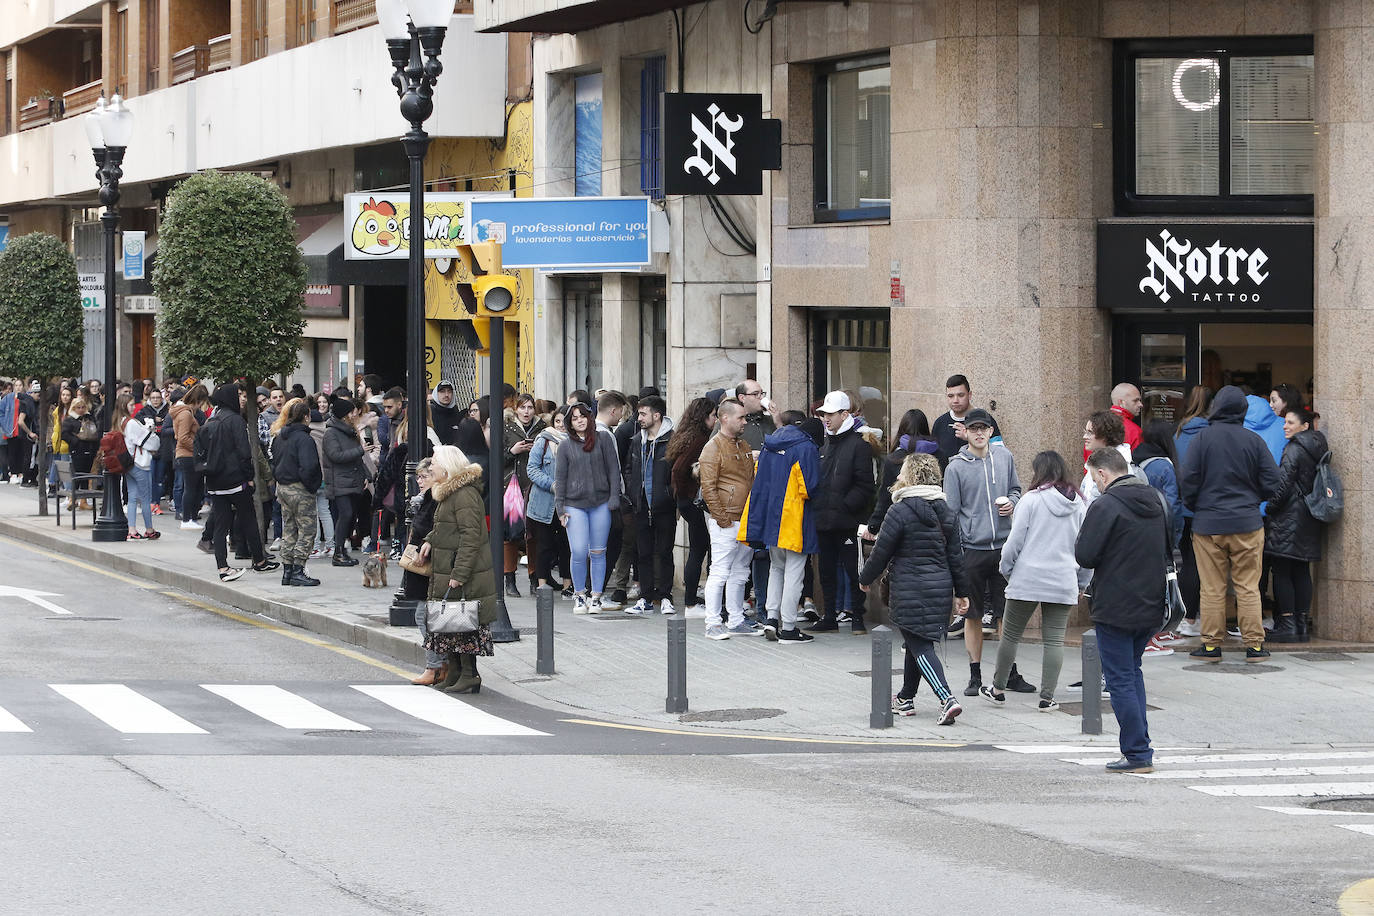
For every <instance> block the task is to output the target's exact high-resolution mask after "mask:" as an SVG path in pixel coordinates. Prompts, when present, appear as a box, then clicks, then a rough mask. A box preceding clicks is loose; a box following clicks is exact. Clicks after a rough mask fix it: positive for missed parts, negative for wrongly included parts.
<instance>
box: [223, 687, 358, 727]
mask: <svg viewBox="0 0 1374 916" xmlns="http://www.w3.org/2000/svg"><path fill="white" fill-rule="evenodd" d="M200 686H201V687H203V688H205V689H206V690H208V691H210V692H211V693H213V694H216V695H217V696H221V697H224V699H226V700H228V701H229V702H230V703H233V704H234V705H236V706H241V707H242V708H244V709H246V710H248V711H249V712H251V713H252V714H253V715H255V716H258V717H260V718H263V719H266V720H267V721H268V722H272V723H274V724H276V725H280V726H281V727H282V728H301V729H305V728H321V729H334V730H339V731H354V732H365V731H371V729H369V728H368V727H367V726H366V725H359V724H358V723H357V722H354V721H353V720H352V719H345V718H344V717H343V716H340V715H337V714H335V713H332V712H330V711H329V710H327V709H325V708H324V707H323V706H319V705H317V704H315V703H312V702H310V701H309V700H307V699H305V697H300V696H297V695H296V694H294V693H291V692H290V691H288V690H283V689H282V688H280V687H277V686H275V685H272V684H201V685H200Z"/></svg>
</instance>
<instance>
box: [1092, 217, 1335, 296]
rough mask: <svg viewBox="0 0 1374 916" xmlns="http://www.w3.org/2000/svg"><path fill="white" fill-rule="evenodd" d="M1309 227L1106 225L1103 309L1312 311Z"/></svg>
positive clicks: (1101, 237)
mask: <svg viewBox="0 0 1374 916" xmlns="http://www.w3.org/2000/svg"><path fill="white" fill-rule="evenodd" d="M1312 246H1313V234H1312V225H1311V224H1310V223H1307V224H1304V223H1263V224H1253V223H1135V222H1132V223H1099V224H1098V227H1097V304H1098V305H1099V306H1101V307H1103V308H1111V309H1148V310H1160V309H1167V310H1173V309H1208V310H1212V309H1234V310H1247V311H1255V310H1275V311H1288V312H1292V311H1311V310H1312V283H1313V272H1312V262H1313V257H1314V252H1313V247H1312Z"/></svg>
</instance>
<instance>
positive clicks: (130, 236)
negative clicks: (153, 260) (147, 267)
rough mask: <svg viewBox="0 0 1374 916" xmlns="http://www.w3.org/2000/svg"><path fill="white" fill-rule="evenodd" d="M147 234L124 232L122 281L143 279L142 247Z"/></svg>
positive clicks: (128, 230)
mask: <svg viewBox="0 0 1374 916" xmlns="http://www.w3.org/2000/svg"><path fill="white" fill-rule="evenodd" d="M146 239H147V233H145V232H135V231H134V230H132V229H126V230H124V279H125V280H142V279H143V246H144V242H145V241H146Z"/></svg>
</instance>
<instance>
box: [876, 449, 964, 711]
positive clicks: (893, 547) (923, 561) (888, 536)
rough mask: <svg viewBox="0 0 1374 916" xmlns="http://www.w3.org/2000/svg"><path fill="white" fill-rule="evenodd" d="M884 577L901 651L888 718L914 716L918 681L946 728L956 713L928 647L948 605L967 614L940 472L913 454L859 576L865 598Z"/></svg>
mask: <svg viewBox="0 0 1374 916" xmlns="http://www.w3.org/2000/svg"><path fill="white" fill-rule="evenodd" d="M884 569H888V576H889V577H890V584H891V589H890V591H891V598H890V602H889V608H890V610H891V614H892V622H893V624H894V625H896V627H897V629H898V630H900V631H901V634H902V640H903V641H904V642H905V643H906V661H905V666H904V672H903V676H902V689H901V690H900V691H899V692H898V693H897V695H896V696H895V697H893V699H892V711H893V712H895V713H898V714H899V715H903V716H910V715H915V708H914V704H913V703H912V698H913V697H915V696H916V688H917V687H918V686H920V682H921V677H922V676H924V677H925V679H926V680H927V681H929V682H930V686H931V687H932V688H933V689H934V690H935V695H936V696H937V697H939V699H940V707H941V708H940V717H939V719H938V723H939V724H940V725H952V724H953V723H954V720H955V718H956V717H957V716H958V715H959V713H961V712H963V708H962V707H961V706H960V705H959V701H958V700H956V699H955V698H954V695H953V693H952V692H951V691H950V689H949V684H948V682H946V680H945V672H944V668H943V667H942V666H941V664H940V657H939V656H938V655H936V654H935V644H936V643H937V642H939V641H940V639H941V637H943V636H944V632H945V626H946V623H947V621H948V620H949V608H950V603H951V599H956V601H957V603H958V606H959V608H960V611H961V612H962V611H963V610H964V609H966V608H967V607H968V584H967V580H966V578H965V576H964V552H963V548H962V547H961V546H960V543H959V529H958V524H957V521H956V520H955V517H954V511H953V510H952V509H950V507H949V506H948V505H947V504H946V503H945V491H944V488H943V487H942V486H941V485H940V464H939V462H938V461H936V459H935V456H934V455H930V454H921V453H918V454H915V455H911V456H909V457H908V458H907V459H906V460H905V461H903V462H902V469H901V471H900V472H899V473H898V475H897V480H896V482H895V483H894V484H893V485H892V508H891V509H889V510H888V511H887V514H886V516H885V517H884V519H883V525H882V528H881V529H879V531H878V540H877V542H876V543H875V544H874V545H873V553H872V554H871V555H870V556H869V558H868V562H867V563H865V564H864V568H863V571H862V572H860V573H859V587H860V588H861V589H863V590H864V591H868V590H869V588H870V587H871V586H872V584H873V582H874V581H875V580H876V579H877V578H878V576H879V575H881V574H882V572H883V570H884Z"/></svg>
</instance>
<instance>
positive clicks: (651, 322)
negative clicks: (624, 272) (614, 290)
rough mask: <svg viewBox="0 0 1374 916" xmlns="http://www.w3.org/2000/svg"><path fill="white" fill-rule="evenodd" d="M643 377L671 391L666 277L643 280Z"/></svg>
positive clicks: (641, 292)
mask: <svg viewBox="0 0 1374 916" xmlns="http://www.w3.org/2000/svg"><path fill="white" fill-rule="evenodd" d="M639 377H640V378H641V379H643V381H644V384H646V385H655V386H657V387H658V390H659V391H667V390H668V292H667V286H666V284H665V282H664V278H663V277H642V278H641V279H640V281H639Z"/></svg>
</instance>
